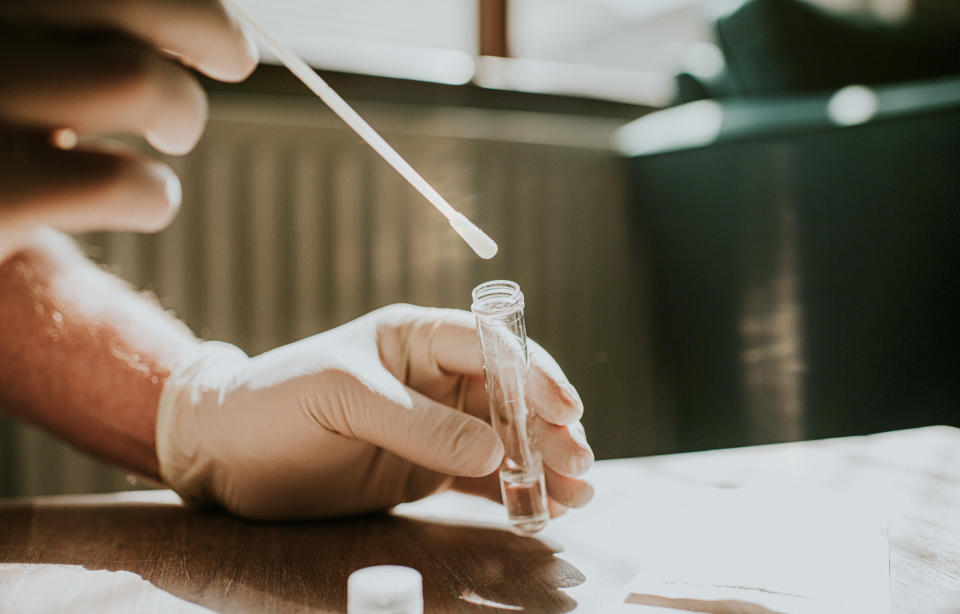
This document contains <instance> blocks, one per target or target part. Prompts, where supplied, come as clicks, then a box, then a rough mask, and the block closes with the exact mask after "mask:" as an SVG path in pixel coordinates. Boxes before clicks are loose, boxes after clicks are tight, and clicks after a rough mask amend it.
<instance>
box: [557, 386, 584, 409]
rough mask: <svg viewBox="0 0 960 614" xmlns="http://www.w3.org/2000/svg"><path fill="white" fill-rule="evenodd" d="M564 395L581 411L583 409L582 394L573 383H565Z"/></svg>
mask: <svg viewBox="0 0 960 614" xmlns="http://www.w3.org/2000/svg"><path fill="white" fill-rule="evenodd" d="M562 390H563V396H564V398H565V399H566V400H567V402H568V403H570V404H571V405H573V406H574V407H577V408H578V409H579V410H580V411H581V412H582V411H583V401H582V400H581V399H580V395H579V394H577V389H576V388H574V387H573V386H572V385H571V384H564V385H563V388H562Z"/></svg>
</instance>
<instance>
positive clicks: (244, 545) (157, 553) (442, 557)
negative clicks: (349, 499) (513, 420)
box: [0, 503, 585, 613]
mask: <svg viewBox="0 0 960 614" xmlns="http://www.w3.org/2000/svg"><path fill="white" fill-rule="evenodd" d="M0 526H2V527H4V531H3V533H5V534H6V535H0V562H6V563H49V564H66V565H81V566H83V567H85V568H87V569H96V570H99V569H105V570H109V571H121V570H123V571H129V572H132V573H135V574H137V575H139V576H140V577H142V578H143V579H144V580H147V581H148V582H150V583H151V584H153V585H154V586H156V587H158V588H160V589H162V590H164V591H167V592H169V593H171V594H173V595H176V596H177V597H180V598H182V599H185V600H187V601H190V602H193V603H196V604H199V605H202V606H204V607H206V608H210V609H211V610H215V611H218V612H266V611H284V612H287V611H321V612H344V611H345V610H346V586H347V576H349V575H350V573H352V572H353V571H355V570H356V569H359V568H361V567H367V566H370V565H382V564H395V565H408V566H410V567H414V568H416V569H418V570H419V571H420V573H421V574H423V582H424V599H425V606H426V611H428V612H482V611H488V612H490V611H520V610H521V609H522V610H524V611H527V612H545V613H552V612H567V611H570V610H572V609H573V608H574V607H575V606H576V602H575V601H574V600H573V599H571V598H570V597H568V596H567V595H566V594H565V593H564V592H563V591H561V590H559V589H562V588H568V587H571V586H576V585H578V584H580V583H582V582H583V581H584V580H585V577H584V575H583V574H582V573H581V572H580V571H579V570H578V569H577V568H575V567H574V566H573V565H571V564H569V563H568V562H566V561H564V560H562V559H560V558H558V557H556V556H554V555H555V554H556V552H557V551H556V549H554V548H552V547H550V546H548V545H547V544H545V543H543V542H542V541H540V540H537V539H532V538H522V537H517V536H516V535H513V534H511V533H509V532H507V531H504V530H501V529H497V528H487V527H476V526H470V525H463V524H453V523H450V524H448V523H444V522H436V521H425V520H419V519H412V518H402V517H397V516H391V515H374V516H367V517H361V518H351V519H344V520H336V521H323V522H310V523H292V524H260V523H254V522H247V521H243V520H240V519H237V518H234V517H231V516H228V515H225V514H222V513H219V512H214V511H200V510H190V509H185V508H182V507H180V506H177V505H164V504H143V503H137V504H133V503H129V504H114V505H89V506H87V505H71V506H48V505H44V506H40V507H34V508H31V507H29V506H27V505H11V506H3V507H0ZM54 589H55V587H51V590H54ZM478 604H479V605H478ZM498 604H499V606H500V608H497V607H496V606H497V605H498Z"/></svg>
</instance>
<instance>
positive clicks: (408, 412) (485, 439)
mask: <svg viewBox="0 0 960 614" xmlns="http://www.w3.org/2000/svg"><path fill="white" fill-rule="evenodd" d="M404 390H405V392H406V393H407V395H408V397H409V400H410V403H409V404H407V403H402V404H401V403H393V402H387V403H384V402H383V401H382V397H381V402H380V403H371V404H366V403H365V404H364V405H366V408H368V409H367V411H363V410H361V411H360V412H351V413H352V414H353V418H352V419H351V420H350V425H349V426H350V428H349V430H350V433H349V434H350V435H351V436H353V437H356V438H358V439H362V440H364V441H368V442H370V443H372V444H375V445H377V446H379V447H381V448H384V449H386V450H389V451H390V452H393V453H394V454H397V455H398V456H401V457H403V458H405V459H407V460H408V461H410V462H412V463H414V464H417V465H420V466H422V467H425V468H427V469H430V470H432V471H437V472H439V473H443V474H446V475H456V476H467V477H479V476H483V475H487V474H489V473H491V472H493V471H495V470H496V468H497V467H498V466H499V465H500V461H501V460H503V444H502V443H501V441H500V437H499V436H498V435H497V433H496V431H494V430H493V428H492V427H490V425H489V424H487V423H485V422H483V421H482V420H479V419H477V418H474V417H473V416H471V415H469V414H465V413H463V412H461V411H457V410H456V409H453V408H451V407H447V406H446V405H443V404H442V403H437V402H436V401H434V400H433V399H430V398H429V397H426V396H424V395H422V394H420V393H419V392H417V391H416V390H414V389H412V388H410V387H408V386H404ZM338 430H339V429H338Z"/></svg>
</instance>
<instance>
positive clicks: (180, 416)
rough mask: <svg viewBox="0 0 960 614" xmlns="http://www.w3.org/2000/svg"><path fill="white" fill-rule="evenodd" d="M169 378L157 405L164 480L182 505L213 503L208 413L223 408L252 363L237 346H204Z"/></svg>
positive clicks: (158, 434) (158, 442)
mask: <svg viewBox="0 0 960 614" xmlns="http://www.w3.org/2000/svg"><path fill="white" fill-rule="evenodd" d="M198 348H199V352H198V354H197V355H196V356H194V357H193V358H192V359H190V360H187V361H185V362H184V363H183V364H182V365H180V366H179V367H177V369H176V370H174V371H173V372H172V373H171V374H170V377H168V378H167V381H166V383H165V384H164V386H163V390H162V392H161V393H160V400H159V402H158V404H157V425H156V442H157V443H156V445H157V461H158V463H159V472H160V478H161V479H162V480H163V482H164V483H166V484H167V485H168V486H169V487H170V488H172V489H173V490H174V491H176V492H177V494H179V495H180V496H181V497H182V498H183V499H184V500H186V501H190V502H194V503H206V502H210V501H212V493H210V491H209V483H210V477H211V475H212V473H213V466H214V460H215V459H214V458H213V457H212V455H210V454H208V453H206V451H205V450H206V446H205V445H204V444H205V443H208V442H207V439H208V437H209V435H212V434H211V433H207V432H206V429H205V428H204V424H205V422H206V421H209V420H210V418H209V414H210V413H211V412H216V411H217V409H218V406H219V405H221V404H222V401H223V397H224V394H225V392H226V390H228V388H229V386H228V384H229V382H230V381H231V379H232V378H233V376H234V374H236V373H237V372H238V371H239V369H240V367H242V365H243V363H245V362H246V361H247V360H248V358H247V355H246V354H245V353H244V352H243V350H241V349H240V348H238V347H237V346H235V345H231V344H229V343H222V342H219V341H206V342H204V343H201V344H200V345H199V346H198Z"/></svg>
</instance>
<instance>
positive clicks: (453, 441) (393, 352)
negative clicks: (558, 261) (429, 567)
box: [157, 305, 593, 519]
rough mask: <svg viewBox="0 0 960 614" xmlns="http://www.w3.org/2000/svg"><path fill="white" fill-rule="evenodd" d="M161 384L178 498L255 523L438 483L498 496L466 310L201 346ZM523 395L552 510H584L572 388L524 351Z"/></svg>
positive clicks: (320, 512)
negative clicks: (247, 351)
mask: <svg viewBox="0 0 960 614" xmlns="http://www.w3.org/2000/svg"><path fill="white" fill-rule="evenodd" d="M200 347H201V351H200V353H199V355H198V356H196V357H195V358H194V359H192V360H190V361H188V362H186V363H185V364H184V365H182V366H181V367H180V368H178V369H177V370H176V371H175V372H174V373H173V374H171V376H170V378H169V379H168V381H167V382H166V384H165V386H164V389H163V393H162V395H161V398H160V403H159V407H158V413H157V456H158V459H159V462H160V474H161V477H162V478H163V479H164V480H165V481H166V482H167V483H168V484H169V485H170V486H171V487H173V488H174V490H176V491H177V492H178V493H180V494H181V495H182V496H183V497H184V498H186V499H188V500H189V499H192V500H199V501H211V502H217V503H219V504H221V505H223V506H224V507H225V508H227V509H228V510H230V511H232V512H234V513H236V514H239V515H241V516H246V517H250V518H257V519H280V518H303V517H321V516H335V515H343V514H352V513H361V512H367V511H372V510H380V509H385V508H388V507H390V506H393V505H396V504H398V503H403V502H406V501H412V500H415V499H418V498H421V497H425V496H427V495H429V494H431V493H434V492H437V491H439V490H443V489H446V488H455V489H458V490H461V491H464V492H469V493H472V494H478V495H483V496H488V497H490V498H493V499H495V500H499V483H498V478H497V474H496V470H497V468H498V467H499V464H500V461H501V460H502V458H503V446H502V444H501V443H500V440H499V438H498V437H497V434H496V433H495V432H494V430H493V429H492V428H491V427H490V426H489V424H487V423H486V422H484V419H489V416H488V414H489V410H488V407H487V396H486V391H485V388H484V382H483V372H482V366H481V356H480V349H479V342H478V340H477V333H476V329H475V322H474V319H473V316H472V314H470V313H468V312H465V311H458V310H449V309H431V308H423V307H415V306H411V305H393V306H390V307H385V308H383V309H380V310H377V311H374V312H372V313H370V314H367V315H366V316H363V317H361V318H359V319H357V320H354V321H352V322H349V323H348V324H345V325H343V326H341V327H339V328H336V329H333V330H331V331H328V332H326V333H323V334H319V335H316V336H313V337H309V338H307V339H303V340H301V341H298V342H296V343H293V344H290V345H287V346H283V347H280V348H277V349H275V350H272V351H270V352H267V353H265V354H262V355H260V356H257V357H255V358H247V357H246V356H245V355H244V354H243V352H241V351H240V350H239V349H237V348H236V347H234V346H230V345H227V344H221V343H216V342H207V343H204V344H202V345H201V346H200ZM530 354H531V357H530V359H531V371H530V375H529V379H528V381H529V384H528V397H529V399H530V401H531V405H532V407H534V409H535V411H536V413H537V415H538V419H537V420H536V421H535V422H534V427H533V428H534V430H535V433H534V435H535V436H536V437H537V438H538V440H539V445H540V449H541V451H542V453H543V458H544V464H545V469H546V474H547V476H546V477H547V488H548V492H549V496H550V498H551V500H552V501H551V507H552V511H553V512H554V514H556V513H560V512H562V510H563V509H565V507H566V506H577V507H579V506H581V505H584V504H585V503H586V502H587V501H589V499H590V498H591V496H592V494H593V489H592V487H591V486H590V485H589V484H588V483H587V482H584V481H582V480H579V479H577V478H576V477H574V476H576V475H580V474H582V473H583V472H584V471H586V470H587V469H588V468H589V467H590V465H591V464H592V463H593V453H592V451H591V450H590V448H589V446H588V445H587V443H586V439H585V436H584V433H583V429H582V427H581V426H580V424H579V422H577V420H578V419H579V417H580V415H581V414H582V411H583V408H582V405H581V403H580V400H579V397H578V396H577V394H576V391H575V390H574V389H573V387H572V386H570V384H569V383H568V382H567V381H566V379H565V377H564V375H563V373H562V372H561V371H560V369H559V367H557V365H556V363H555V362H554V361H553V359H552V358H551V357H550V356H549V355H548V354H547V353H546V352H544V351H543V350H542V349H541V348H539V346H537V345H536V344H533V343H531V344H530Z"/></svg>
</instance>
